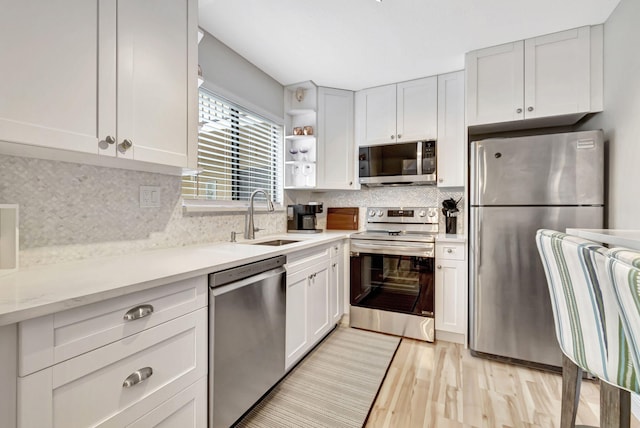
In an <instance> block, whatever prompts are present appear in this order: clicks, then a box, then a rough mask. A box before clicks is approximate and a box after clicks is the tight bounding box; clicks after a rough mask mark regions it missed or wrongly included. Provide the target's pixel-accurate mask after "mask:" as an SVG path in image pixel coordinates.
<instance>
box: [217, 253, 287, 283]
mask: <svg viewBox="0 0 640 428" xmlns="http://www.w3.org/2000/svg"><path fill="white" fill-rule="evenodd" d="M285 263H287V257H286V256H277V257H272V258H270V259H265V260H260V261H257V262H253V263H249V264H246V265H242V266H237V267H234V268H231V269H226V270H223V271H220V272H215V273H212V274H209V286H210V287H211V288H217V287H220V286H222V285H225V284H230V283H232V282H237V281H241V280H243V279H245V278H251V277H253V276H255V275H258V274H261V273H262V272H267V271H270V270H272V269H276V268H279V267H282V266H284V265H285Z"/></svg>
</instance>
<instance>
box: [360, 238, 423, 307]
mask: <svg viewBox="0 0 640 428" xmlns="http://www.w3.org/2000/svg"><path fill="white" fill-rule="evenodd" d="M433 265H434V244H432V243H417V242H399V241H375V240H369V241H367V240H352V241H351V297H350V299H351V305H352V306H359V307H363V308H370V309H379V310H383V311H390V312H399V313H405V314H411V315H419V316H424V317H431V318H433V316H434V297H433V296H434V294H433V293H434V269H433Z"/></svg>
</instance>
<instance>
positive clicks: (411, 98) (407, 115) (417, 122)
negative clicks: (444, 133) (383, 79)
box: [396, 76, 438, 143]
mask: <svg viewBox="0 0 640 428" xmlns="http://www.w3.org/2000/svg"><path fill="white" fill-rule="evenodd" d="M396 94H397V98H396V108H397V111H396V141H397V142H399V143H404V142H410V141H418V140H435V139H436V138H437V133H438V78H437V77H436V76H433V77H427V78H424V79H418V80H411V81H409V82H403V83H398V84H397V88H396Z"/></svg>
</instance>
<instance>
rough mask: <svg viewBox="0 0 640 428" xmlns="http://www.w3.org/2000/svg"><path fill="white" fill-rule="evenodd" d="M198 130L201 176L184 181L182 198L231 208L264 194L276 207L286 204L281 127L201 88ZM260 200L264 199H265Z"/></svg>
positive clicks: (186, 178)
mask: <svg viewBox="0 0 640 428" xmlns="http://www.w3.org/2000/svg"><path fill="white" fill-rule="evenodd" d="M198 128H199V132H198V170H199V171H201V172H200V173H199V174H198V175H194V176H189V177H183V180H182V196H183V198H184V199H199V200H211V201H229V202H230V204H233V202H231V201H248V200H249V196H250V195H251V192H252V191H254V190H256V189H263V190H265V191H267V193H269V195H270V196H271V199H272V201H273V202H274V203H277V204H281V203H282V199H283V194H282V193H283V191H282V167H281V165H282V158H281V153H282V134H283V131H282V126H281V125H277V124H275V123H273V122H271V121H269V120H266V119H263V118H261V117H260V116H258V115H256V114H253V113H251V112H249V111H247V110H246V109H244V108H242V107H240V106H238V105H235V104H233V103H231V102H229V101H227V100H225V99H223V98H220V97H217V96H216V95H214V94H212V93H210V92H208V91H207V90H205V89H202V88H201V89H200V95H199V127H198ZM259 199H263V200H264V198H263V197H262V195H261V194H260V195H257V196H256V200H259ZM225 205H226V204H225Z"/></svg>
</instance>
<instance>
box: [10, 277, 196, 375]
mask: <svg viewBox="0 0 640 428" xmlns="http://www.w3.org/2000/svg"><path fill="white" fill-rule="evenodd" d="M206 304H207V278H206V276H201V277H196V278H191V279H187V280H184V281H179V282H176V283H173V284H168V285H164V286H161V287H156V288H152V289H149V290H145V291H140V292H137V293H133V294H128V295H126V296H121V297H116V298H113V299H109V300H105V301H103V302H97V303H93V304H90V305H86V306H81V307H78V308H74V309H70V310H67V311H64V312H58V313H56V314H52V315H47V316H44V317H40V318H34V319H31V320H27V321H24V322H21V323H20V324H19V328H18V330H19V333H18V334H19V351H18V352H19V375H20V376H26V375H28V374H30V373H33V372H35V371H37V370H41V369H43V368H45V367H50V366H52V365H54V364H57V363H59V362H62V361H65V360H68V359H69V358H73V357H75V356H77V355H80V354H83V353H85V352H88V351H91V350H93V349H96V348H99V347H100V346H104V345H106V344H108V343H112V342H115V341H118V340H120V339H122V338H124V337H127V336H131V335H132V334H135V333H138V332H140V331H142V330H145V329H147V328H150V327H153V326H156V325H158V324H161V323H163V322H166V321H169V320H171V319H174V318H177V317H179V316H181V315H184V314H186V313H189V312H192V311H194V310H196V309H198V308H202V307H204V306H206ZM130 311H131V312H130ZM129 312H130V313H131V314H132V315H131V316H129V317H128V318H133V319H129V320H128V319H126V318H125V314H127V313H129Z"/></svg>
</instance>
